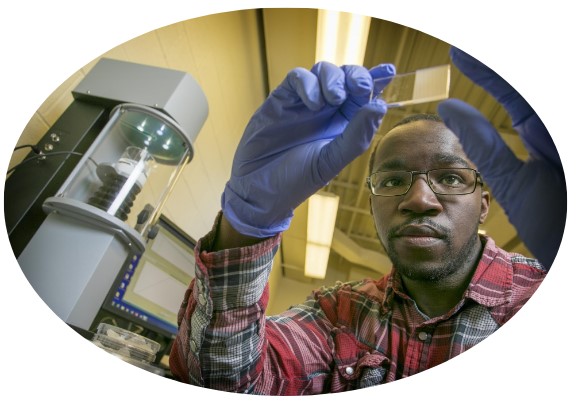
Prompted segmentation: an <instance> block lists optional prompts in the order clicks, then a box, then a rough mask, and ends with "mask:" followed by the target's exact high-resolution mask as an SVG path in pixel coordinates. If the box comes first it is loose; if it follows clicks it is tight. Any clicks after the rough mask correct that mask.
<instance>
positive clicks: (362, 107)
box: [170, 63, 545, 395]
mask: <svg viewBox="0 0 577 406" xmlns="http://www.w3.org/2000/svg"><path fill="white" fill-rule="evenodd" d="M393 72H394V68H393V67H392V66H390V65H380V66H378V67H375V68H373V69H371V70H370V71H368V70H366V69H364V68H361V67H351V66H347V67H342V68H337V67H335V66H333V65H330V64H326V63H320V64H317V65H315V67H313V69H312V70H311V71H310V72H308V71H305V70H302V69H296V70H294V71H292V72H291V73H289V75H288V76H287V78H286V79H285V81H284V82H283V84H281V86H279V88H277V89H276V90H275V91H274V92H273V93H272V94H271V96H270V97H269V98H268V99H267V101H265V103H264V104H263V106H262V107H261V108H260V109H259V110H258V111H257V112H256V113H255V115H254V116H253V118H252V119H251V121H250V122H249V124H248V126H247V129H246V130H245V134H244V136H243V138H242V140H241V142H240V145H239V148H238V150H237V153H236V155H235V160H234V163H233V173H232V175H231V178H230V180H229V182H228V183H227V186H226V189H225V191H224V193H223V199H222V209H223V210H222V213H220V214H219V215H218V217H217V220H216V222H215V227H214V229H213V231H211V232H210V233H209V234H208V235H207V236H206V237H204V238H202V239H201V240H200V241H199V244H198V247H197V257H198V259H197V260H198V262H197V269H196V279H195V280H194V281H193V283H192V285H191V287H190V289H189V290H188V291H187V293H186V297H185V300H184V302H183V306H182V309H181V312H180V315H179V323H180V329H179V333H178V336H177V338H176V341H175V343H174V345H173V349H172V353H171V360H170V364H171V369H172V370H173V372H174V375H175V376H176V377H177V378H178V379H181V380H182V381H184V382H188V383H191V384H194V385H199V386H205V387H210V388H214V389H218V390H225V391H235V392H244V393H254V394H266V395H305V394H317V393H328V392H340V391H345V390H351V389H357V388H364V387H368V386H373V385H377V384H381V383H385V382H390V381H393V380H396V379H401V378H403V377H406V376H410V375H413V374H415V373H418V372H420V371H423V370H425V369H427V368H430V367H432V366H435V365H438V364H440V363H442V362H444V361H446V360H448V359H450V358H452V357H454V356H456V355H458V354H460V353H462V352H463V351H465V350H467V349H468V348H470V347H472V346H474V345H475V344H477V343H478V342H480V341H482V340H483V339H484V338H485V337H487V336H488V335H489V334H491V333H492V332H494V331H495V330H496V329H498V328H499V327H500V326H501V325H502V324H503V323H505V322H506V321H507V320H509V319H510V317H512V316H513V315H514V314H515V313H516V312H517V311H518V309H519V308H520V307H521V306H522V305H523V304H524V303H525V302H526V300H527V299H528V298H529V297H530V296H531V295H532V293H533V292H534V291H535V289H537V287H538V286H539V284H540V282H541V281H542V280H543V278H544V276H545V268H544V267H542V266H541V265H540V264H539V263H538V262H537V261H535V260H530V259H526V258H523V257H520V256H518V255H512V254H508V253H506V252H504V251H503V250H501V249H499V248H497V247H496V246H495V244H494V242H493V241H492V240H491V239H490V238H485V237H480V236H479V235H478V234H477V227H478V225H479V223H482V222H483V221H484V219H485V218H486V216H487V212H488V209H489V198H488V193H487V192H486V191H484V190H483V187H482V182H483V181H482V179H481V176H480V174H479V173H478V172H477V171H476V166H475V165H474V163H473V162H472V161H471V160H470V159H469V158H468V156H467V155H466V154H465V151H464V149H463V147H462V146H461V142H460V140H459V138H457V137H456V136H455V133H454V132H452V131H451V130H449V128H448V127H447V126H446V125H445V124H444V122H443V121H442V120H441V119H436V118H435V119H433V118H432V117H418V118H417V119H416V120H414V121H408V122H404V123H401V124H399V125H398V126H397V127H395V128H394V129H393V130H392V131H391V132H390V133H389V134H388V135H387V136H386V137H384V138H383V139H382V141H380V142H379V143H378V144H377V148H376V149H375V150H374V153H373V157H372V160H371V176H370V177H369V181H368V183H369V185H370V188H371V192H372V195H371V209H372V212H373V216H374V219H375V225H376V228H377V231H378V234H379V237H380V239H381V241H382V243H383V246H384V247H385V249H386V250H387V252H388V254H389V256H390V258H391V261H392V263H393V270H392V272H391V274H390V276H387V277H384V278H383V279H381V280H379V281H365V282H351V283H345V284H338V285H337V286H334V287H332V288H323V289H320V290H318V291H316V292H314V293H313V295H312V296H311V297H310V298H309V299H308V300H307V301H306V302H305V303H303V304H301V305H298V306H295V307H293V308H291V309H289V310H288V311H286V312H284V313H282V314H281V315H279V316H275V317H270V318H267V317H265V309H266V304H267V300H268V289H267V277H268V273H269V272H270V269H271V265H272V264H271V263H272V259H273V257H274V254H275V252H276V249H277V247H278V244H279V242H280V238H281V233H282V231H284V230H286V228H288V226H289V224H290V220H291V217H292V213H293V210H294V208H295V207H297V206H298V205H299V204H300V203H302V202H303V201H304V200H305V199H306V198H307V197H308V196H310V195H311V194H313V193H314V192H315V191H316V190H318V189H319V188H320V187H322V186H323V185H324V184H326V183H327V182H328V181H330V179H332V177H334V176H335V175H336V174H337V173H338V172H339V171H340V170H341V169H342V168H343V167H344V166H345V165H347V164H348V163H349V162H350V161H351V160H352V159H354V158H355V157H356V156H358V155H359V154H360V153H362V152H363V151H364V150H366V148H368V145H369V144H370V142H371V140H372V137H373V134H374V133H375V131H376V129H377V128H378V126H379V124H380V120H381V119H382V117H383V115H384V114H385V113H386V105H385V104H384V103H381V102H380V101H370V100H369V95H370V93H371V90H372V86H373V79H376V78H380V77H387V76H390V74H391V73H393ZM375 90H376V91H377V92H378V91H381V90H382V89H375ZM454 107H455V106H451V105H448V106H447V109H446V110H448V112H447V111H444V113H445V114H446V115H449V116H450V117H451V119H454V118H455V115H454V114H453V113H452V110H451V109H452V108H454ZM456 107H457V108H458V107H460V106H459V105H457V106H456ZM445 120H446V121H449V120H447V118H445ZM463 120H464V119H463V118H462V117H461V119H460V120H457V121H458V122H459V123H460V124H461V125H462V122H463Z"/></svg>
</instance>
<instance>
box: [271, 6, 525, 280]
mask: <svg viewBox="0 0 577 406" xmlns="http://www.w3.org/2000/svg"><path fill="white" fill-rule="evenodd" d="M293 12H294V13H295V15H293V16H292V19H294V20H295V21H296V20H299V21H300V24H301V26H302V27H303V31H304V32H306V30H307V29H306V27H307V24H310V25H312V26H314V24H315V21H316V20H315V19H314V16H311V15H309V14H310V11H306V10H305V11H302V10H301V11H300V13H301V14H297V13H299V12H297V11H293ZM274 13H275V11H270V10H268V11H266V12H265V13H264V27H265V29H264V40H265V43H266V52H267V59H268V60H269V61H277V62H275V63H273V64H271V63H269V64H268V65H267V68H268V73H269V78H270V82H271V84H274V83H276V82H278V81H279V80H280V79H279V78H281V77H284V75H285V74H286V71H287V66H290V62H288V63H287V64H284V65H283V64H279V62H278V60H282V59H283V58H284V59H287V58H288V59H289V61H291V62H292V61H293V59H292V58H291V57H290V56H287V53H288V54H290V51H291V50H295V49H296V51H295V52H307V53H309V54H310V49H308V50H305V51H303V50H301V49H300V47H299V46H294V47H291V46H290V44H287V41H288V40H287V38H286V37H284V36H282V46H281V44H280V43H279V40H278V39H277V37H276V35H277V31H282V30H283V25H285V24H291V23H294V22H295V21H291V18H290V17H289V16H287V15H286V14H283V16H282V21H280V20H279V19H277V18H275V15H274ZM302 13H304V14H302ZM311 32H314V30H313V29H311ZM278 35H280V34H278ZM301 35H304V34H301ZM311 35H312V34H311ZM295 41H298V44H301V45H302V44H304V42H303V37H301V38H298V39H296V40H295ZM449 48H450V45H449V44H447V43H445V42H442V41H440V40H438V39H436V38H434V37H431V36H429V35H427V34H424V33H422V32H419V31H416V30H413V29H411V28H408V27H405V26H402V25H398V24H395V23H391V22H388V21H383V20H379V19H375V18H373V19H372V21H371V26H370V32H369V38H368V44H367V48H366V52H365V61H364V66H366V67H371V66H375V65H378V64H380V63H383V62H389V63H393V64H394V65H395V66H396V68H397V72H399V73H402V72H412V71H414V70H417V69H421V68H426V67H431V66H437V65H442V64H447V63H450V59H449V57H448V51H449ZM293 66H295V65H293ZM450 97H455V98H459V99H461V100H464V101H465V102H467V103H469V104H471V105H473V106H475V107H476V108H477V109H479V110H480V111H481V112H482V113H483V114H484V115H485V117H487V118H488V119H489V120H490V121H491V122H492V123H493V124H494V126H495V127H496V128H497V129H498V130H499V132H500V133H501V134H502V136H503V137H504V139H505V141H506V142H507V143H508V144H509V146H511V148H512V149H513V150H514V151H515V153H516V154H517V155H518V156H519V157H521V158H525V157H526V152H525V150H524V148H523V146H522V144H521V142H520V140H519V137H518V136H517V135H516V133H515V132H514V131H513V129H512V128H511V122H510V120H509V118H508V115H507V114H506V112H505V111H504V109H503V108H502V107H501V106H500V105H499V104H498V103H496V101H495V100H494V99H493V98H492V97H491V96H489V95H488V94H487V93H485V92H484V91H483V90H482V89H480V88H479V87H477V86H475V85H474V84H473V83H472V82H471V81H470V80H469V79H468V78H466V77H464V76H463V75H462V74H461V73H460V72H459V71H458V70H457V69H456V68H455V67H454V66H452V67H451V85H450ZM423 112H424V113H434V112H436V103H425V104H419V105H413V106H407V107H402V108H395V109H391V110H389V112H388V113H387V115H386V116H385V119H384V120H383V123H382V125H381V127H380V129H379V133H385V132H387V131H388V129H390V128H391V126H392V125H393V124H394V123H395V122H396V121H398V120H399V119H401V118H402V117H404V116H406V115H408V114H411V113H423ZM370 150H371V149H370V148H369V150H368V151H367V152H366V153H365V154H363V155H361V156H360V157H358V158H357V159H356V160H354V161H353V162H352V163H351V164H350V165H348V166H347V167H346V168H345V169H344V170H343V171H342V172H341V173H340V174H339V175H338V176H337V177H336V178H335V179H333V180H332V181H331V182H330V183H329V184H328V186H326V187H325V188H324V190H326V191H328V192H331V193H334V194H337V195H339V197H340V200H339V211H338V215H337V220H336V229H335V235H334V239H333V245H332V251H331V257H330V259H329V270H328V274H327V277H326V279H327V280H329V281H332V280H338V279H340V280H343V279H344V280H353V279H358V278H363V277H379V276H380V275H382V274H383V273H387V272H388V271H389V270H390V262H389V261H388V258H387V257H386V255H385V253H384V250H383V248H382V246H381V243H380V241H379V240H378V238H377V235H376V232H375V227H374V225H373V220H372V216H371V215H370V212H369V192H368V189H367V188H366V186H365V178H366V176H367V174H368V169H367V168H368V159H369V153H370ZM306 213H307V210H306V204H303V205H302V206H301V207H299V208H298V209H297V210H296V212H295V218H294V220H293V222H292V225H291V228H290V229H289V230H288V231H287V232H286V233H285V234H284V237H283V243H282V246H281V250H280V255H281V261H282V265H283V268H282V269H283V275H284V276H285V277H289V278H294V279H297V280H301V281H307V280H308V278H307V277H305V276H304V273H303V269H304V253H305V248H304V247H305V238H306ZM483 229H484V231H486V232H487V233H488V234H489V235H491V236H492V237H493V238H494V239H495V240H496V242H497V243H498V244H499V245H501V246H502V247H504V248H506V249H508V250H514V251H518V252H521V253H525V254H527V255H530V254H529V253H528V252H527V250H526V248H525V247H524V246H523V245H522V243H521V242H520V241H519V238H518V237H517V235H516V233H515V230H514V229H513V228H512V226H511V225H510V224H509V223H508V221H507V218H506V216H505V214H504V213H503V210H502V209H501V208H500V207H499V206H498V205H497V204H496V203H495V202H494V201H493V202H492V205H491V211H490V214H489V218H488V219H487V221H486V223H485V224H484V225H483Z"/></svg>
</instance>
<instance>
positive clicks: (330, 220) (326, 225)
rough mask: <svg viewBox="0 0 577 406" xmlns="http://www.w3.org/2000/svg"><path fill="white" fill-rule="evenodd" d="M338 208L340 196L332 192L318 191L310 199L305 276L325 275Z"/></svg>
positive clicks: (321, 276)
mask: <svg viewBox="0 0 577 406" xmlns="http://www.w3.org/2000/svg"><path fill="white" fill-rule="evenodd" d="M338 208H339V196H338V195H335V194H332V193H327V192H317V193H316V194H314V195H312V196H311V197H310V198H309V200H308V214H307V244H306V254H305V276H308V277H311V278H317V279H324V277H325V274H326V270H327V266H328V261H329V254H330V250H331V244H332V241H333V233H334V230H335V222H336V220H337V211H338Z"/></svg>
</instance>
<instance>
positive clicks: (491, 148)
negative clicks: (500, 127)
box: [437, 99, 523, 187]
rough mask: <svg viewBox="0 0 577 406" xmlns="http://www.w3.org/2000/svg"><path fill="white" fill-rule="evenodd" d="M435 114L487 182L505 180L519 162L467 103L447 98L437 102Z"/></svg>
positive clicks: (519, 164) (510, 176) (521, 162)
mask: <svg viewBox="0 0 577 406" xmlns="http://www.w3.org/2000/svg"><path fill="white" fill-rule="evenodd" d="M437 110H438V113H439V115H440V116H441V117H442V119H443V121H444V122H445V125H446V126H447V127H448V128H449V129H450V130H451V131H452V132H453V133H454V134H455V135H456V136H457V137H458V138H459V140H460V142H461V145H462V147H463V150H464V151H465V154H466V155H467V156H468V158H469V159H470V160H471V161H472V162H473V163H474V164H475V165H476V166H477V168H478V169H479V172H481V175H482V176H483V178H484V179H485V180H486V181H487V183H488V184H489V185H490V186H491V187H493V186H492V185H491V182H492V180H496V179H499V183H500V184H501V185H503V184H505V183H507V182H506V178H512V177H514V176H515V174H516V173H517V172H518V171H519V170H520V169H521V167H522V166H523V161H521V160H520V159H518V158H517V157H516V156H515V154H514V153H513V152H512V151H511V149H510V148H509V147H508V146H507V144H506V143H505V142H504V141H503V139H502V138H501V136H500V135H499V133H498V132H497V130H496V129H495V128H494V127H493V125H492V124H491V123H490V122H489V121H488V120H487V119H486V118H485V117H483V115H482V114H481V113H480V112H479V111H478V110H476V109H475V108H473V107H472V106H470V105H468V104H467V103H465V102H463V101H461V100H456V99H448V100H445V101H443V102H441V103H439V105H438V107H437Z"/></svg>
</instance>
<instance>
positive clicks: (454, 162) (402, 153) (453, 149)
mask: <svg viewBox="0 0 577 406" xmlns="http://www.w3.org/2000/svg"><path fill="white" fill-rule="evenodd" d="M447 166H449V167H458V166H459V167H469V168H475V166H474V165H473V163H472V162H471V161H470V160H469V159H468V158H467V156H466V155H465V152H464V151H463V148H462V147H461V144H460V143H459V140H458V138H457V137H456V136H455V134H453V133H452V132H451V131H450V130H449V129H448V128H447V127H446V126H445V125H444V124H443V123H440V122H436V121H430V120H420V121H415V122H411V123H408V124H404V125H401V126H399V127H396V128H394V129H393V130H391V131H390V132H389V133H388V134H386V135H385V136H384V137H383V139H382V140H381V141H380V142H379V144H378V145H377V149H376V150H375V157H374V163H373V170H374V171H377V170H392V169H407V170H426V169H434V168H442V167H447Z"/></svg>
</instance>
